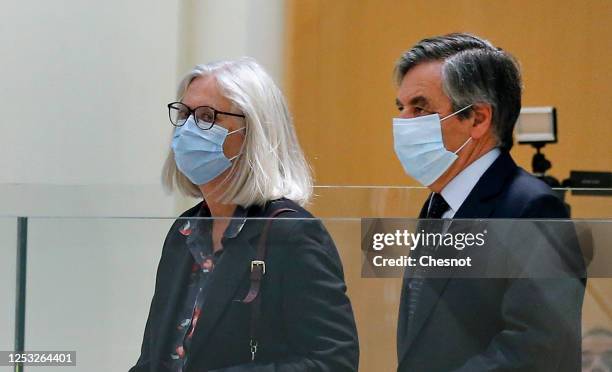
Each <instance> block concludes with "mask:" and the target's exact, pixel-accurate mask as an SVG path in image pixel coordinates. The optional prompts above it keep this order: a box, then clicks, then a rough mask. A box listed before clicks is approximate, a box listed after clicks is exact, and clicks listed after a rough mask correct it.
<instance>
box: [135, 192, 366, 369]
mask: <svg viewBox="0 0 612 372" xmlns="http://www.w3.org/2000/svg"><path fill="white" fill-rule="evenodd" d="M200 206H201V204H198V205H197V206H195V207H194V208H192V209H190V210H188V211H187V212H185V213H184V214H183V215H182V216H181V217H191V216H195V215H197V213H198V211H199V209H200ZM279 208H291V209H294V210H296V211H297V212H287V213H283V214H281V215H280V216H279V218H278V219H277V220H275V221H274V222H273V223H272V225H271V228H270V231H269V234H268V239H267V246H268V253H267V258H266V273H265V275H264V278H263V284H262V289H261V292H260V296H262V305H261V306H262V307H261V310H262V315H261V318H260V320H259V330H260V331H259V336H258V338H259V349H258V352H257V358H256V361H255V363H251V353H250V346H249V321H250V319H251V312H250V305H247V304H243V303H241V302H240V300H241V299H243V298H244V297H245V295H246V293H247V292H248V289H249V286H250V281H249V272H250V264H251V260H253V259H254V257H255V248H256V246H257V242H258V240H259V237H260V235H261V231H262V229H263V224H264V223H265V221H264V220H261V219H260V220H256V219H255V220H252V219H249V220H247V221H246V223H245V224H244V226H243V228H242V230H241V231H240V233H239V234H238V235H237V236H236V237H235V238H233V239H227V238H224V239H223V241H222V242H223V250H224V251H223V255H222V256H221V258H220V260H219V261H218V262H217V265H216V267H215V271H214V272H213V273H212V274H211V275H212V277H211V279H210V280H211V282H210V284H209V289H208V297H207V298H209V300H207V302H206V304H205V310H204V311H203V312H202V315H201V317H200V320H199V322H198V325H197V327H196V329H195V331H194V335H193V338H192V345H191V351H190V357H189V358H188V364H187V368H186V371H188V372H192V371H193V372H196V371H197V372H201V371H212V370H221V371H262V372H264V371H279V372H280V371H330V372H331V371H333V372H336V371H356V370H357V365H358V360H359V347H358V342H357V330H356V327H355V321H354V318H353V312H352V309H351V304H350V302H349V299H348V297H347V296H346V293H345V291H346V286H345V283H344V274H343V270H342V264H341V262H340V257H339V255H338V252H337V250H336V247H335V246H334V243H333V241H332V239H331V237H330V236H329V234H328V233H327V231H326V230H325V228H324V227H323V225H322V224H321V222H320V221H319V220H316V219H312V215H311V214H310V213H308V212H307V211H306V210H304V209H303V208H301V207H299V206H298V205H297V204H295V203H294V202H292V201H289V200H287V199H280V200H279V201H275V202H273V203H271V204H270V205H269V206H267V207H266V208H260V207H255V206H254V207H251V208H250V209H249V212H248V217H249V218H257V217H266V216H269V215H271V213H272V212H273V210H276V209H279ZM303 218H305V219H306V220H302V219H303ZM308 219H310V220H308ZM184 223H185V220H182V221H181V220H180V219H179V220H177V221H176V222H175V223H174V224H173V225H172V227H171V228H170V231H169V233H168V236H167V238H166V241H165V243H164V246H163V251H162V256H161V260H160V263H159V267H158V270H157V279H156V283H155V293H154V295H153V300H152V303H151V309H150V312H149V317H148V319H147V323H146V326H145V331H144V340H143V343H142V350H141V355H140V358H139V359H138V362H137V364H136V365H135V366H134V367H132V368H131V369H130V372H145V371H147V372H149V371H151V372H152V371H159V372H162V371H163V369H162V368H161V367H160V357H161V354H162V353H165V352H166V350H167V348H168V345H167V339H168V335H169V327H171V326H172V325H173V324H174V322H175V321H176V314H175V309H177V306H180V305H181V304H180V303H179V302H180V300H179V298H180V293H181V291H182V290H183V289H184V288H185V287H186V280H187V277H188V274H189V272H190V270H191V269H190V268H191V266H192V264H193V257H192V255H191V253H190V252H189V250H188V249H187V247H186V246H185V238H186V237H185V236H183V235H182V234H180V233H179V231H178V230H179V228H180V226H182V225H183V224H184ZM232 366H233V367H232Z"/></svg>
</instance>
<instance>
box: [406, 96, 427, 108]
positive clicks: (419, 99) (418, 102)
mask: <svg viewBox="0 0 612 372" xmlns="http://www.w3.org/2000/svg"><path fill="white" fill-rule="evenodd" d="M409 104H410V105H411V106H422V107H428V106H429V100H428V99H427V98H425V97H423V96H416V97H412V99H410V102H409Z"/></svg>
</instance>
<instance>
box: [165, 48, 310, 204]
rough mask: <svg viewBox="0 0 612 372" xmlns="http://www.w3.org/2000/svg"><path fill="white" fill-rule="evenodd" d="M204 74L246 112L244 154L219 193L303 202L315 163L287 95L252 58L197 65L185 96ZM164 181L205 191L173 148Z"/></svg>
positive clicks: (240, 199)
mask: <svg viewBox="0 0 612 372" xmlns="http://www.w3.org/2000/svg"><path fill="white" fill-rule="evenodd" d="M201 76H214V78H215V80H216V83H217V86H218V87H219V90H220V92H221V94H222V95H223V96H224V97H226V98H227V99H229V100H230V101H231V102H232V104H233V107H234V108H235V109H236V110H239V111H241V112H242V113H243V114H244V115H245V123H246V131H245V139H244V144H243V150H242V155H240V156H239V157H237V158H236V160H234V161H233V162H232V168H231V171H230V173H229V175H228V176H227V177H226V179H225V180H224V182H223V185H222V187H220V188H219V190H221V189H222V192H221V193H220V196H219V198H218V200H219V201H222V202H224V203H233V204H237V205H241V206H243V207H247V206H250V205H263V204H264V203H265V202H267V201H269V200H274V199H278V198H281V197H286V198H288V199H291V200H293V201H295V202H297V203H299V204H300V205H304V204H306V203H307V202H308V200H309V199H310V196H311V195H312V177H311V173H310V167H309V166H308V163H307V162H306V159H305V158H304V154H303V152H302V149H301V148H300V145H299V143H298V140H297V136H296V134H295V130H294V127H293V123H292V121H291V116H290V115H289V110H288V109H287V104H286V102H285V98H284V97H283V94H282V93H281V91H280V89H278V87H277V86H276V84H275V83H274V81H273V80H272V78H271V77H270V76H269V75H268V74H267V73H266V72H265V71H264V69H263V68H262V67H261V66H260V65H259V64H258V63H257V62H256V61H255V60H254V59H252V58H247V57H243V58H240V59H237V60H232V61H220V62H214V63H209V64H202V65H197V66H196V67H195V68H194V69H193V70H192V71H191V72H189V73H188V74H187V75H186V76H185V77H184V78H183V79H182V81H181V82H180V84H179V86H178V92H177V100H179V101H181V100H182V99H183V96H184V94H185V92H186V90H187V87H188V86H189V84H190V83H191V82H192V81H193V80H194V79H196V78H198V77H201ZM162 179H163V184H164V186H165V187H166V188H167V189H168V190H172V189H173V188H174V186H176V187H177V188H178V189H179V191H181V192H182V193H183V194H185V195H188V196H194V197H201V196H202V194H201V191H200V189H199V187H198V186H197V185H194V184H193V183H192V182H191V181H189V179H188V178H187V177H186V176H185V175H184V174H182V173H181V172H180V170H178V168H177V167H176V163H175V160H174V153H173V151H172V150H171V149H170V151H169V153H168V157H167V158H166V162H165V164H164V169H163V177H162Z"/></svg>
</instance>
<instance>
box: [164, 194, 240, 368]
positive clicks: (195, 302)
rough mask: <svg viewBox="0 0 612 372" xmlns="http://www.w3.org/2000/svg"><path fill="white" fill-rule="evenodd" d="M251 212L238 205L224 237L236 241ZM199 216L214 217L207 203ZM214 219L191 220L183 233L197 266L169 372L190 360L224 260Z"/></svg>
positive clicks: (168, 363) (169, 355)
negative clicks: (196, 332)
mask: <svg viewBox="0 0 612 372" xmlns="http://www.w3.org/2000/svg"><path fill="white" fill-rule="evenodd" d="M246 215H247V210H245V209H244V208H242V207H240V206H237V207H236V211H235V212H234V216H233V219H232V220H231V222H230V224H229V226H228V227H227V229H226V230H225V233H224V235H223V236H224V238H228V239H231V238H234V237H236V236H237V235H238V234H239V233H240V230H241V229H242V226H243V225H244V223H245V222H246ZM197 217H210V211H209V210H208V208H207V207H206V205H205V204H204V203H203V204H202V208H201V209H200V212H199V213H198V216H197ZM211 229H212V220H211V219H198V218H195V219H188V220H186V221H185V223H184V224H183V226H182V227H181V228H180V229H179V232H180V233H181V234H183V235H184V236H186V237H187V239H186V243H187V247H188V249H189V251H190V252H191V256H192V258H193V264H192V266H191V272H190V273H189V274H188V275H189V279H188V280H187V288H185V289H184V291H183V294H182V296H183V300H182V306H181V307H180V308H179V309H178V312H177V315H176V323H175V324H176V326H175V327H174V331H173V332H171V333H170V334H171V339H170V343H169V350H168V351H167V354H166V356H165V357H166V359H165V360H164V361H163V364H164V365H165V367H166V368H167V370H168V371H172V372H182V371H183V366H184V365H185V363H186V362H187V359H188V358H189V353H190V350H189V346H190V345H191V338H192V336H193V332H194V330H195V327H196V326H197V323H198V319H200V316H202V314H203V313H205V312H206V300H207V298H206V293H207V284H208V282H209V281H210V277H211V275H213V272H214V269H215V266H216V265H217V262H218V261H219V260H221V257H222V254H223V250H222V249H221V250H218V251H217V252H213V249H212V234H211Z"/></svg>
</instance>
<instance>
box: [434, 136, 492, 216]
mask: <svg viewBox="0 0 612 372" xmlns="http://www.w3.org/2000/svg"><path fill="white" fill-rule="evenodd" d="M499 154H501V151H500V150H499V149H498V148H497V147H496V148H494V149H493V150H491V151H489V152H487V153H486V154H484V155H483V156H481V157H480V158H478V159H477V160H476V161H474V162H473V163H472V164H470V165H468V167H467V168H465V169H464V170H462V171H461V172H460V173H459V174H458V175H456V176H455V178H453V179H452V180H451V181H450V182H449V183H448V184H447V185H446V186H444V188H443V189H442V191H441V192H440V194H442V197H444V200H446V202H447V203H448V205H449V206H450V208H449V209H448V210H447V211H446V212H444V214H442V218H453V217H454V216H455V213H457V211H458V210H459V208H460V207H461V205H462V204H463V202H464V201H465V199H466V198H467V197H468V195H469V194H470V192H471V191H472V189H473V188H474V186H476V183H477V182H478V180H479V179H480V177H482V175H483V174H484V173H485V172H486V171H487V169H489V167H490V166H491V164H493V162H494V161H495V159H497V157H498V156H499Z"/></svg>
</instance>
